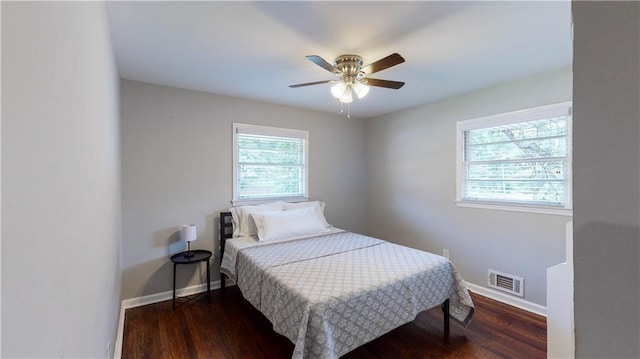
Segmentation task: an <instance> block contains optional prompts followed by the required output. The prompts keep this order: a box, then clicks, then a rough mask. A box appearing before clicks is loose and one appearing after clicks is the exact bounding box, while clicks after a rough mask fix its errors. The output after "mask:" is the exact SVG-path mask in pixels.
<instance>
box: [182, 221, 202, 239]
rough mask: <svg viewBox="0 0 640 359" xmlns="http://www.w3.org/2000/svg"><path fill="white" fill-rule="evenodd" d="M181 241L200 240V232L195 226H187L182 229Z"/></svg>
mask: <svg viewBox="0 0 640 359" xmlns="http://www.w3.org/2000/svg"><path fill="white" fill-rule="evenodd" d="M180 239H182V240H183V241H185V242H191V241H195V240H196V239H198V231H197V229H196V225H195V224H185V225H183V226H182V227H180Z"/></svg>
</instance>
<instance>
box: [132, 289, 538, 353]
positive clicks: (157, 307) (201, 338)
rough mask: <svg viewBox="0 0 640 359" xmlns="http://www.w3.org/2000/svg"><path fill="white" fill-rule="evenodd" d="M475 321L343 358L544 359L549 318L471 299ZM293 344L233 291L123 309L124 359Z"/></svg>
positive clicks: (434, 320) (407, 335) (286, 349)
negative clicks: (448, 331) (446, 334)
mask: <svg viewBox="0 0 640 359" xmlns="http://www.w3.org/2000/svg"><path fill="white" fill-rule="evenodd" d="M472 297H473V301H474V304H475V308H476V314H475V317H474V319H473V321H472V322H471V324H470V325H469V326H468V328H466V329H465V328H462V327H460V326H458V325H456V324H454V323H453V322H452V323H451V334H450V335H449V338H448V339H444V337H443V329H442V325H443V322H442V321H443V318H442V311H441V310H440V309H439V308H435V309H432V310H429V311H426V312H423V313H420V314H419V315H418V317H417V318H416V320H414V321H413V322H411V323H408V324H405V325H403V326H401V327H399V328H397V329H395V330H393V331H391V332H390V333H387V334H386V335H384V336H382V337H380V338H378V339H376V340H374V341H372V342H370V343H367V344H365V345H363V346H361V347H359V348H357V349H355V350H354V351H352V352H350V353H348V354H346V355H345V356H343V358H345V359H356V358H357V359H360V358H378V359H383V358H393V359H399V358H412V359H413V358H416V359H417V358H452V359H455V358H465V359H468V358H528V359H535V358H546V347H547V338H546V330H547V329H546V319H545V318H544V317H541V316H538V315H535V314H531V313H529V312H526V311H523V310H520V309H517V308H514V307H511V306H508V305H505V304H502V303H499V302H496V301H494V300H491V299H488V298H486V297H482V296H480V295H477V294H473V293H472ZM292 353H293V344H292V343H291V342H290V341H289V340H288V339H287V338H285V337H283V336H281V335H279V334H277V333H275V332H274V331H273V329H272V327H271V323H270V322H269V321H268V320H267V319H266V318H265V317H264V316H263V315H262V314H261V313H260V312H259V311H257V310H256V309H255V308H253V306H252V305H251V304H250V303H249V302H247V301H246V300H244V298H242V294H241V293H240V291H239V290H238V288H237V287H235V286H234V287H229V288H227V289H226V291H225V293H224V294H223V293H221V291H220V290H215V291H212V299H211V302H209V301H208V299H207V296H206V295H199V296H194V297H190V298H186V299H184V298H183V299H179V300H178V301H177V308H176V310H175V311H172V310H171V301H170V300H169V301H166V302H161V303H156V304H151V305H147V306H143V307H138V308H132V309H128V310H127V311H126V313H125V325H124V335H123V348H122V358H123V359H138V358H225V359H226V358H239V359H240V358H252V359H253V358H256V359H260V358H269V359H280V358H282V359H285V358H291V354H292Z"/></svg>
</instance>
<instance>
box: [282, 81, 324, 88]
mask: <svg viewBox="0 0 640 359" xmlns="http://www.w3.org/2000/svg"><path fill="white" fill-rule="evenodd" d="M331 81H333V80H326V81H316V82H307V83H304V84H297V85H289V87H291V88H298V87H304V86H311V85H320V84H326V83H329V82H331Z"/></svg>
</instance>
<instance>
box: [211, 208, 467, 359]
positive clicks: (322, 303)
mask: <svg viewBox="0 0 640 359" xmlns="http://www.w3.org/2000/svg"><path fill="white" fill-rule="evenodd" d="M280 204H282V203H278V205H280ZM278 205H275V207H274V208H269V207H268V206H267V208H266V209H265V208H264V207H263V208H258V209H256V207H255V206H252V207H253V208H250V207H249V206H244V207H245V208H244V209H242V208H240V207H234V208H232V209H231V212H222V213H220V246H221V256H222V260H221V268H220V273H221V274H220V276H221V277H220V280H221V287H222V289H223V290H224V287H225V280H226V279H227V278H230V279H231V280H233V281H234V282H235V283H236V285H237V286H238V287H239V288H240V290H241V292H242V294H243V296H244V298H245V299H247V301H249V302H250V303H251V304H252V305H253V306H254V307H255V308H257V309H258V310H260V311H261V312H262V313H263V314H264V315H265V316H266V317H267V318H268V319H269V321H271V323H272V325H273V329H274V330H275V331H276V332H278V333H280V334H282V335H284V336H285V337H287V338H288V339H289V340H291V342H293V343H294V345H295V347H294V351H293V355H292V358H296V359H297V358H338V357H340V356H341V355H344V354H346V353H348V352H349V351H351V350H353V349H355V348H357V347H359V346H361V345H363V344H365V343H367V342H369V341H371V340H374V339H376V338H378V337H379V336H381V335H383V334H385V333H387V332H389V331H391V330H393V329H395V328H397V327H399V326H400V325H403V324H405V323H408V322H411V321H413V320H414V319H415V317H416V315H417V314H418V313H420V312H422V311H424V310H428V309H431V308H434V307H438V306H441V307H442V309H443V313H444V316H445V320H444V329H443V332H444V335H445V336H446V335H448V333H449V318H451V319H452V320H454V321H455V322H457V323H458V324H460V325H462V326H466V325H467V324H468V323H469V321H470V320H471V318H472V317H473V313H474V309H473V302H472V300H471V297H470V296H469V293H468V291H467V288H466V284H465V282H464V280H463V279H462V278H461V276H460V275H459V273H458V272H457V270H456V268H455V267H454V266H453V264H452V263H451V262H450V261H449V260H448V259H446V258H444V257H441V256H438V255H435V254H431V253H428V252H424V251H420V250H416V249H412V248H409V247H404V246H401V245H397V244H394V243H390V242H387V241H384V240H381V239H377V238H372V237H368V236H364V235H360V234H356V233H352V232H348V231H344V230H340V229H337V228H334V227H332V226H330V225H329V224H328V223H326V219H325V218H324V214H323V212H324V203H322V202H319V201H315V202H305V203H303V204H291V205H288V204H285V205H284V206H290V208H288V209H285V208H283V209H279V208H280V207H278ZM236 208H237V209H236ZM234 210H236V212H234ZM242 210H245V211H249V212H250V213H248V214H247V213H241V212H242ZM232 212H233V213H232ZM302 212H304V213H302ZM300 213H302V214H300ZM274 218H275V219H274ZM310 218H311V219H310ZM243 222H244V223H243ZM249 222H250V224H251V225H252V226H253V227H252V229H253V231H254V232H253V233H251V230H248V231H247V228H248V227H249V225H248V224H249ZM243 225H244V227H243ZM239 227H243V228H244V231H243V228H239ZM309 227H311V229H309ZM248 233H249V235H247V234H248Z"/></svg>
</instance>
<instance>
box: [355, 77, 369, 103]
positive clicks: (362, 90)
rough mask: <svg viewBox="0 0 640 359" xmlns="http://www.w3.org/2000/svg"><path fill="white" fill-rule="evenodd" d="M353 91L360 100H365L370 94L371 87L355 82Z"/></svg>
mask: <svg viewBox="0 0 640 359" xmlns="http://www.w3.org/2000/svg"><path fill="white" fill-rule="evenodd" d="M352 87H353V91H354V92H355V93H356V96H358V98H359V99H362V98H364V97H365V96H367V94H368V93H369V86H367V85H365V84H363V83H362V82H360V81H358V80H356V81H354V82H353V85H352Z"/></svg>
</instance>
